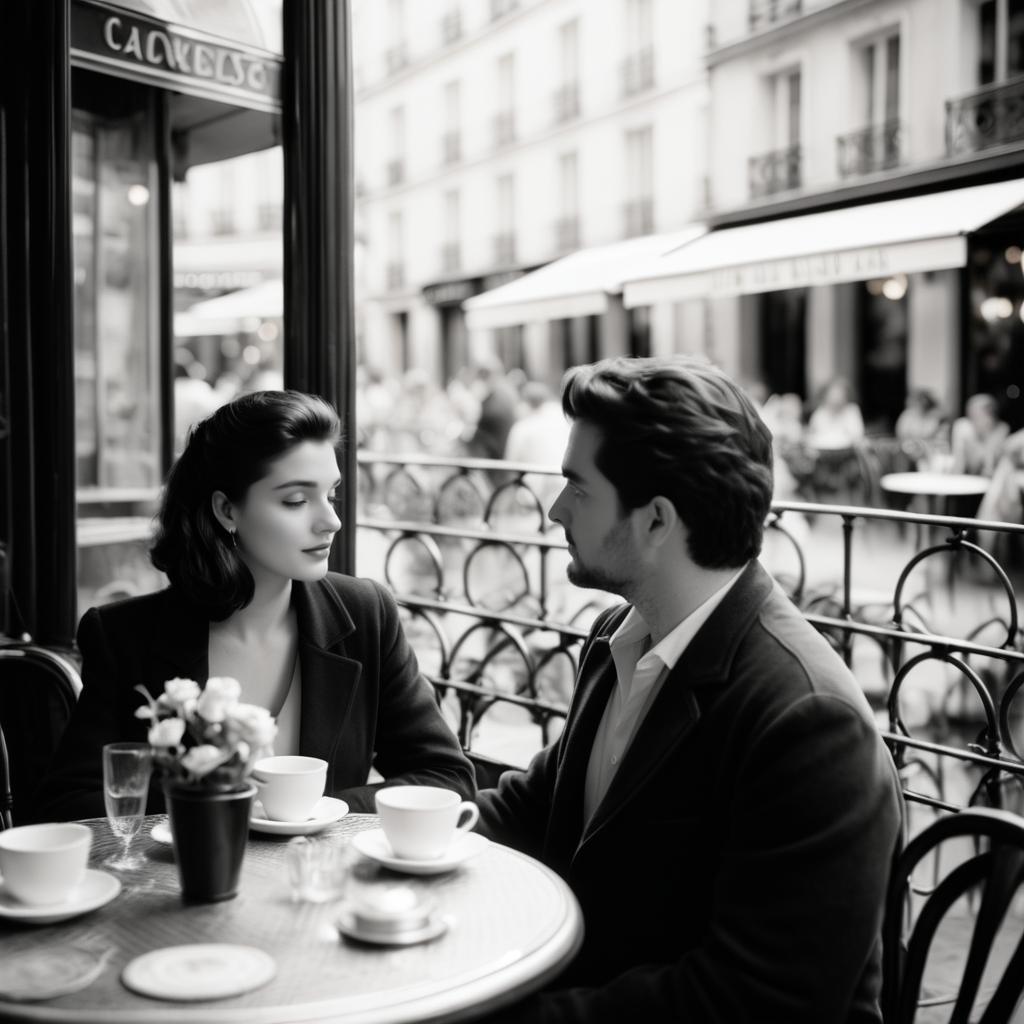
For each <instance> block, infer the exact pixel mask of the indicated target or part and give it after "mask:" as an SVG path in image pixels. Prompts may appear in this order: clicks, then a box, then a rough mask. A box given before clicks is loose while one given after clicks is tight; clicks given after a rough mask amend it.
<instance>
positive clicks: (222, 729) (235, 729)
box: [135, 676, 277, 791]
mask: <svg viewBox="0 0 1024 1024" xmlns="http://www.w3.org/2000/svg"><path fill="white" fill-rule="evenodd" d="M135 689H136V690H138V691H139V692H140V693H141V694H143V696H144V697H145V698H146V704H145V705H143V706H142V707H140V708H137V709H136V711H135V715H136V717H137V718H144V719H149V720H150V722H151V725H150V727H149V735H148V740H149V745H150V746H151V747H152V748H153V761H154V763H155V764H156V766H157V767H158V769H159V770H160V771H161V772H162V773H163V776H164V779H165V781H167V782H176V783H181V784H184V785H187V786H192V787H198V788H203V789H211V790H213V789H216V790H222V791H223V790H232V789H238V788H240V787H242V786H243V785H245V782H246V780H247V779H248V777H249V775H250V774H251V773H252V769H253V765H255V763H256V762H257V761H258V760H259V759H260V758H261V757H266V756H267V755H268V754H272V753H273V746H272V744H273V741H274V737H275V736H276V735H277V724H276V723H275V721H274V718H273V716H272V715H271V714H270V712H269V711H267V709H266V708H262V707H259V706H258V705H256V704H244V703H242V702H241V701H240V700H239V697H240V696H241V692H242V688H241V686H240V685H239V683H238V680H237V679H232V678H230V677H228V676H214V677H212V678H210V679H208V680H207V681H206V686H205V687H203V688H200V686H199V684H198V683H197V682H196V681H195V680H193V679H170V680H168V681H167V682H166V683H164V692H163V693H162V694H161V695H160V696H159V697H157V698H156V699H155V700H154V699H153V697H152V695H151V694H150V693H149V691H148V690H147V689H146V688H145V687H144V686H136V687H135ZM186 737H187V738H188V739H190V740H191V741H192V742H191V744H190V745H188V746H186V744H185V740H186Z"/></svg>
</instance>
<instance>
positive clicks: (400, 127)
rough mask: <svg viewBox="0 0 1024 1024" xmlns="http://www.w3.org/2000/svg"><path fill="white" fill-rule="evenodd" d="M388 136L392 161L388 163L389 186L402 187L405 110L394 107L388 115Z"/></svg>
mask: <svg viewBox="0 0 1024 1024" xmlns="http://www.w3.org/2000/svg"><path fill="white" fill-rule="evenodd" d="M388 135H389V138H390V146H391V159H390V160H389V161H388V184H389V185H401V184H402V182H403V181H404V180H405V109H404V108H403V107H393V108H392V110H391V112H390V113H389V114H388Z"/></svg>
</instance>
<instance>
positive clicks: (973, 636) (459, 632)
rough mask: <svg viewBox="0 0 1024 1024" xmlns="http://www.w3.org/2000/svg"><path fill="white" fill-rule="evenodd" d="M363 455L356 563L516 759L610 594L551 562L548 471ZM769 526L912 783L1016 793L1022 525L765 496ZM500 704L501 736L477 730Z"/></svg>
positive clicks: (463, 724) (550, 727) (470, 720)
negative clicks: (577, 581)
mask: <svg viewBox="0 0 1024 1024" xmlns="http://www.w3.org/2000/svg"><path fill="white" fill-rule="evenodd" d="M358 464H359V473H360V479H359V521H358V526H359V537H360V540H359V544H358V549H359V557H360V565H359V571H360V572H361V573H362V574H365V575H371V576H377V577H378V578H381V579H383V580H385V581H386V582H387V583H388V585H389V586H390V587H391V588H392V589H393V591H394V592H395V594H396V596H397V597H398V599H399V602H400V604H401V606H402V607H403V609H404V614H405V615H406V616H407V629H408V630H409V632H410V638H411V641H412V642H413V644H414V647H415V648H416V650H417V653H418V655H419V657H420V659H421V664H422V667H423V669H424V671H425V672H426V674H427V675H428V677H429V678H430V679H431V681H432V682H433V684H434V686H435V687H436V689H437V692H438V696H439V700H440V701H441V702H442V705H443V706H444V707H445V708H446V709H447V711H448V712H449V713H450V715H451V717H452V719H453V722H454V724H455V725H456V727H457V729H458V733H459V737H460V739H461V741H462V743H463V745H464V746H465V747H466V749H467V750H472V751H475V752H477V753H483V754H485V755H491V756H497V757H498V758H499V759H501V760H505V761H510V762H512V763H519V764H525V763H526V760H528V758H529V756H530V754H531V753H532V752H534V751H535V750H536V749H539V748H540V747H541V746H542V745H543V744H545V743H547V742H549V741H550V740H552V739H553V738H554V737H555V736H557V734H558V731H559V730H560V728H561V723H562V721H563V720H564V717H565V713H566V708H567V704H568V700H569V696H570V693H571V690H572V686H573V681H574V678H575V672H576V668H577V656H578V652H579V648H580V644H581V641H582V640H583V639H584V637H585V636H586V633H587V629H588V628H589V625H590V623H591V622H592V621H593V619H594V617H595V615H596V614H597V612H598V611H599V610H600V609H601V608H603V607H606V606H607V604H608V603H611V602H612V601H613V600H614V599H611V598H606V596H604V595H601V594H600V593H599V592H597V591H581V590H577V589H576V588H574V587H572V586H570V585H569V584H568V583H567V582H566V580H565V564H566V559H567V555H566V550H565V547H566V546H565V542H564V539H563V536H562V531H561V529H560V528H557V527H553V526H552V524H550V523H549V522H548V521H547V519H546V510H547V508H548V507H550V503H551V501H552V499H553V497H554V495H555V494H556V493H557V491H558V489H559V488H560V487H561V480H560V477H559V475H558V472H557V470H553V469H544V468H541V467H537V466H528V465H521V464H512V463H505V462H494V461H490V460H474V459H464V458H447V457H442V456H429V455H410V456H399V455H378V454H375V453H371V452H361V453H360V455H359V463H358ZM768 527H769V528H768V531H767V533H766V544H765V549H764V552H763V553H762V562H763V563H764V564H765V565H766V567H767V568H768V569H769V571H771V572H772V574H773V575H774V576H775V578H776V580H777V581H778V582H779V584H780V586H782V587H783V589H784V590H785V591H786V593H787V594H788V595H789V596H790V598H791V599H792V600H793V601H794V602H795V603H796V604H797V606H798V607H800V608H801V609H802V610H803V612H804V614H805V615H806V616H807V618H808V620H809V621H810V622H811V623H812V624H813V625H814V626H815V627H816V628H817V629H818V630H819V631H820V632H821V633H822V634H823V635H824V636H825V637H826V639H827V640H828V641H829V642H830V643H831V644H832V645H833V647H834V648H835V650H836V651H837V652H838V654H839V655H840V656H841V657H842V658H843V659H844V661H845V662H846V663H847V664H848V665H849V666H850V667H851V669H852V670H853V672H854V674H855V675H856V676H857V678H858V679H859V680H860V681H861V684H862V686H863V687H864V689H865V692H866V694H867V696H868V698H869V700H870V702H871V703H872V705H873V706H874V708H875V710H876V714H877V715H878V719H879V723H880V726H881V728H882V730H883V734H884V736H885V738H886V741H887V742H888V744H889V746H890V749H891V750H892V753H893V757H894V760H895V762H896V764H897V766H898V768H899V769H900V772H901V774H902V776H903V780H904V786H905V792H906V793H907V795H908V798H909V799H910V800H912V801H913V802H915V803H917V804H921V805H925V806H926V807H927V806H930V807H933V808H936V809H943V808H954V807H958V806H966V805H968V804H986V805H996V806H1007V805H1009V806H1012V807H1019V806H1021V805H1024V762H1022V757H1021V755H1022V753H1024V697H1021V695H1020V691H1021V689H1022V688H1024V630H1022V628H1021V624H1020V622H1019V619H1018V613H1017V598H1016V587H1017V584H1016V583H1015V581H1014V577H1015V576H1017V577H1024V570H1022V569H1020V568H1019V567H1016V566H1014V565H1013V563H1014V558H1013V556H1014V555H1015V553H1016V554H1017V556H1018V560H1019V557H1020V552H1021V551H1024V526H1021V525H1011V524H1005V523H991V522H981V521H978V520H975V519H971V518H963V517H959V518H958V517H952V516H939V515H929V514H925V513H918V512H904V511H899V510H892V509H886V508H862V507H856V506H849V505H832V504H811V503H807V502H777V503H775V505H774V506H773V513H772V516H771V519H770V521H769V524H768ZM918 534H920V536H921V537H922V540H921V542H920V543H917V542H916V541H915V540H914V538H915V537H917V536H918ZM1017 548H1019V549H1020V551H1017ZM993 550H997V551H999V552H1000V557H996V555H995V554H994V553H993ZM1004 552H1005V554H1006V555H1008V556H1010V557H1009V558H1005V557H1003V554H1004ZM1001 558H1002V559H1003V560H1000V559H1001ZM1004 561H1005V562H1008V563H1010V565H1011V568H1010V569H1008V568H1007V567H1006V565H1004ZM869 567H870V568H873V569H874V570H875V572H874V573H872V574H867V575H871V576H872V577H879V579H874V578H873V579H872V585H871V587H865V586H864V580H865V572H864V571H863V570H865V569H866V568H869ZM958 602H959V606H958ZM509 716H512V717H513V718H514V720H515V722H516V724H515V726H514V730H518V731H517V740H516V742H517V744H518V746H516V752H515V753H509V751H510V749H511V748H510V747H508V746H500V744H499V747H500V748H499V749H496V748H495V747H494V746H493V745H489V743H490V741H488V742H481V737H484V736H485V734H486V733H487V731H488V728H487V726H488V722H489V721H491V720H496V719H502V718H504V719H508V718H509ZM509 728H510V729H511V728H513V727H509ZM499 731H500V730H499ZM496 734H497V733H494V732H493V731H492V735H496ZM501 742H503V741H501Z"/></svg>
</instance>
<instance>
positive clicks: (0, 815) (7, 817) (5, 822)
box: [0, 726, 14, 832]
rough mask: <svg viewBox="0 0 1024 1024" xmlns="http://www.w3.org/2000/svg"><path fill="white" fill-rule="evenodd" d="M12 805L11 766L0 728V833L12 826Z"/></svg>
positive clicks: (0, 727)
mask: <svg viewBox="0 0 1024 1024" xmlns="http://www.w3.org/2000/svg"><path fill="white" fill-rule="evenodd" d="M13 804H14V797H13V796H12V795H11V764H10V761H9V760H8V759H7V741H6V740H5V739H4V730H3V727H2V726H0V832H2V831H3V830H4V829H5V828H10V827H11V826H12V825H13V824H14V821H13V819H12V817H11V807H12V806H13Z"/></svg>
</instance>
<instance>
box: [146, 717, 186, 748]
mask: <svg viewBox="0 0 1024 1024" xmlns="http://www.w3.org/2000/svg"><path fill="white" fill-rule="evenodd" d="M184 735H185V723H184V721H182V719H180V718H165V719H164V720H163V721H162V722H157V723H156V724H155V725H153V726H151V727H150V730H149V736H148V739H149V745H150V746H151V747H176V746H177V745H178V744H179V743H181V737H182V736H184Z"/></svg>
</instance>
